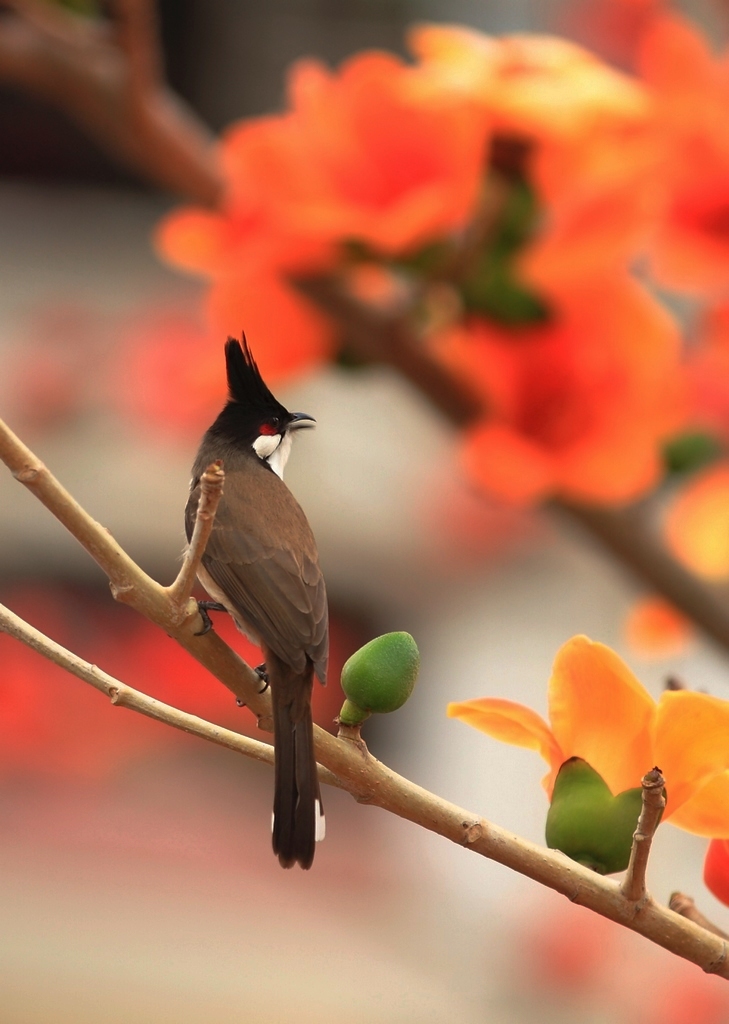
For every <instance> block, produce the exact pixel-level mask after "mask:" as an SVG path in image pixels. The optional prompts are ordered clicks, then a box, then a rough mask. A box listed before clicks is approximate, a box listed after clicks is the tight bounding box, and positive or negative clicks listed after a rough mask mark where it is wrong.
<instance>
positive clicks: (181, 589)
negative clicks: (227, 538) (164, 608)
mask: <svg viewBox="0 0 729 1024" xmlns="http://www.w3.org/2000/svg"><path fill="white" fill-rule="evenodd" d="M224 483H225V472H224V470H223V463H222V460H221V459H217V460H216V461H215V462H211V463H210V465H209V466H208V468H207V469H206V470H205V472H204V473H203V475H202V476H201V477H200V501H199V502H198V506H197V515H196V517H195V526H194V528H193V531H192V537H191V538H190V543H189V544H188V546H187V550H186V551H185V555H184V558H183V560H182V567H181V569H180V571H179V573H178V575H177V579H176V580H175V582H174V583H172V584H171V585H170V586H169V587H167V593H168V594H169V596H170V598H171V599H172V601H173V602H174V603H175V604H176V605H177V607H178V608H179V609H180V611H181V613H182V614H183V617H184V606H185V605H186V604H187V602H188V600H189V598H190V594H191V593H192V588H193V587H194V586H195V579H196V577H197V570H198V569H199V567H200V562H201V560H202V556H203V555H204V554H205V548H206V546H207V543H208V539H209V537H210V534H211V532H212V529H213V524H214V522H215V513H216V512H217V511H218V504H219V503H220V499H221V498H222V496H223V485H224Z"/></svg>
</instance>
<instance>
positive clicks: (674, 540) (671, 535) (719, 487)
mask: <svg viewBox="0 0 729 1024" xmlns="http://www.w3.org/2000/svg"><path fill="white" fill-rule="evenodd" d="M665 533H666V541H667V543H668V545H669V547H670V548H671V550H672V551H673V553H674V555H675V556H676V558H678V559H679V560H680V561H681V562H683V563H684V565H686V566H687V567H688V568H689V569H691V570H692V572H695V573H697V574H698V575H699V576H704V577H706V578H707V579H710V580H721V579H726V577H727V576H729V463H728V462H722V463H717V464H716V465H714V466H712V467H711V468H710V469H707V470H705V471H704V472H703V473H699V474H697V475H696V476H694V477H693V478H692V479H691V480H690V481H689V482H688V484H687V485H686V486H685V487H684V488H683V490H682V491H681V492H680V493H679V495H678V497H677V498H676V499H675V501H674V502H673V504H672V505H671V506H670V507H669V510H668V514H667V516H666V521H665Z"/></svg>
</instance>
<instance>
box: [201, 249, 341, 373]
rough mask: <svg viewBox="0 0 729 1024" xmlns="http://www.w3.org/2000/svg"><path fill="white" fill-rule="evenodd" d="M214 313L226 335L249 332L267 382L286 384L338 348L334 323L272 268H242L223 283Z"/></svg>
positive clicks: (213, 296)
mask: <svg viewBox="0 0 729 1024" xmlns="http://www.w3.org/2000/svg"><path fill="white" fill-rule="evenodd" d="M208 311H209V315H210V319H211V320H212V323H213V325H214V327H215V330H216V332H217V333H219V334H220V335H223V336H224V335H226V334H227V335H231V336H232V337H240V334H241V331H245V333H246V336H247V337H248V339H249V341H250V342H251V344H252V345H253V346H254V351H255V353H256V362H257V363H258V365H259V366H260V368H261V373H262V374H263V376H264V378H265V379H266V380H269V379H270V380H272V381H275V380H280V379H281V378H282V377H288V376H290V375H291V374H294V373H297V372H301V371H302V370H304V369H306V368H307V367H308V366H310V365H311V364H312V363H317V362H320V361H321V360H323V359H326V358H327V357H328V356H329V354H330V352H331V349H332V347H333V335H334V330H333V327H332V324H331V323H330V321H328V320H327V318H326V317H325V316H324V315H323V314H322V313H320V312H319V310H318V309H316V308H315V307H314V306H313V305H311V303H309V302H307V301H306V300H305V299H304V298H302V297H300V296H299V295H298V294H297V293H296V292H295V291H294V290H293V288H290V287H288V285H287V284H286V283H285V282H284V281H283V280H281V278H280V277H279V276H278V274H277V273H276V272H275V270H272V269H271V268H267V267H265V266H264V267H260V268H258V269H253V268H250V267H240V268H239V272H238V273H234V274H230V275H227V276H224V277H219V278H217V279H216V280H215V281H214V282H213V285H212V287H211V289H210V292H209V298H208Z"/></svg>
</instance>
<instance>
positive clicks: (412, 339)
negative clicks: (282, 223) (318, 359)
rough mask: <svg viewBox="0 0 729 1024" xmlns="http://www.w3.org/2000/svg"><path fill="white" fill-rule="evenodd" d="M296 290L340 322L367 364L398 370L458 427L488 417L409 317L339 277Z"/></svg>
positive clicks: (348, 344) (300, 283)
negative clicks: (364, 298)
mask: <svg viewBox="0 0 729 1024" xmlns="http://www.w3.org/2000/svg"><path fill="white" fill-rule="evenodd" d="M296 287H297V288H298V289H299V291H301V292H302V294H303V295H305V296H306V297H307V298H308V299H311V301H312V302H314V303H315V304H317V305H319V306H320V307H321V308H322V309H323V310H324V311H325V312H326V313H328V314H329V315H330V316H331V317H332V319H333V320H335V321H336V323H337V326H338V327H339V328H340V329H341V331H342V344H343V347H344V348H345V349H347V350H349V351H351V352H352V353H354V354H355V355H356V356H357V357H358V358H360V359H362V360H363V361H365V362H379V363H384V364H386V365H387V366H392V367H393V368H394V369H396V370H398V372H400V373H401V374H402V375H403V376H404V377H405V379H406V380H409V381H410V382H411V383H412V384H414V385H415V387H416V388H418V390H419V391H421V392H422V393H423V394H424V395H425V396H426V398H428V399H429V400H430V402H431V403H432V404H433V405H434V406H435V408H436V409H437V410H438V411H439V412H440V413H441V414H442V415H443V416H445V418H446V419H447V420H449V421H450V422H451V423H452V424H453V425H454V426H456V427H466V426H468V424H469V423H472V422H474V421H475V420H477V419H478V418H479V417H480V416H482V415H483V398H482V397H481V396H480V395H479V394H478V393H477V392H476V391H475V390H472V389H471V388H469V387H468V385H467V383H466V382H465V381H461V380H458V379H456V378H455V377H452V376H450V375H449V374H448V373H446V372H445V371H444V369H443V367H442V365H441V364H440V363H439V362H438V361H437V360H436V359H435V358H434V357H433V356H432V355H431V354H430V353H429V352H428V350H427V349H426V347H425V345H423V344H422V343H421V342H420V341H419V339H418V338H417V337H416V335H415V332H414V331H413V329H412V327H411V326H410V324H409V322H408V319H407V317H405V316H404V315H395V316H393V315H390V314H388V313H387V312H383V311H382V310H378V309H375V308H373V307H371V306H368V305H366V304H365V303H363V302H360V301H359V300H358V299H356V298H354V296H352V295H350V294H349V292H348V291H347V290H346V288H345V286H344V284H343V283H342V282H340V281H338V280H337V279H336V278H332V277H310V278H306V279H305V280H297V281H296Z"/></svg>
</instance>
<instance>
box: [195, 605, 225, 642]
mask: <svg viewBox="0 0 729 1024" xmlns="http://www.w3.org/2000/svg"><path fill="white" fill-rule="evenodd" d="M197 610H198V611H199V612H200V618H201V619H202V622H203V628H202V629H200V630H198V632H197V633H195V636H205V634H206V633H209V632H210V630H211V629H212V628H213V620H212V619H211V618H210V616H209V615H208V612H225V611H227V608H226V607H225V605H224V604H221V603H220V601H198V602H197Z"/></svg>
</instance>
